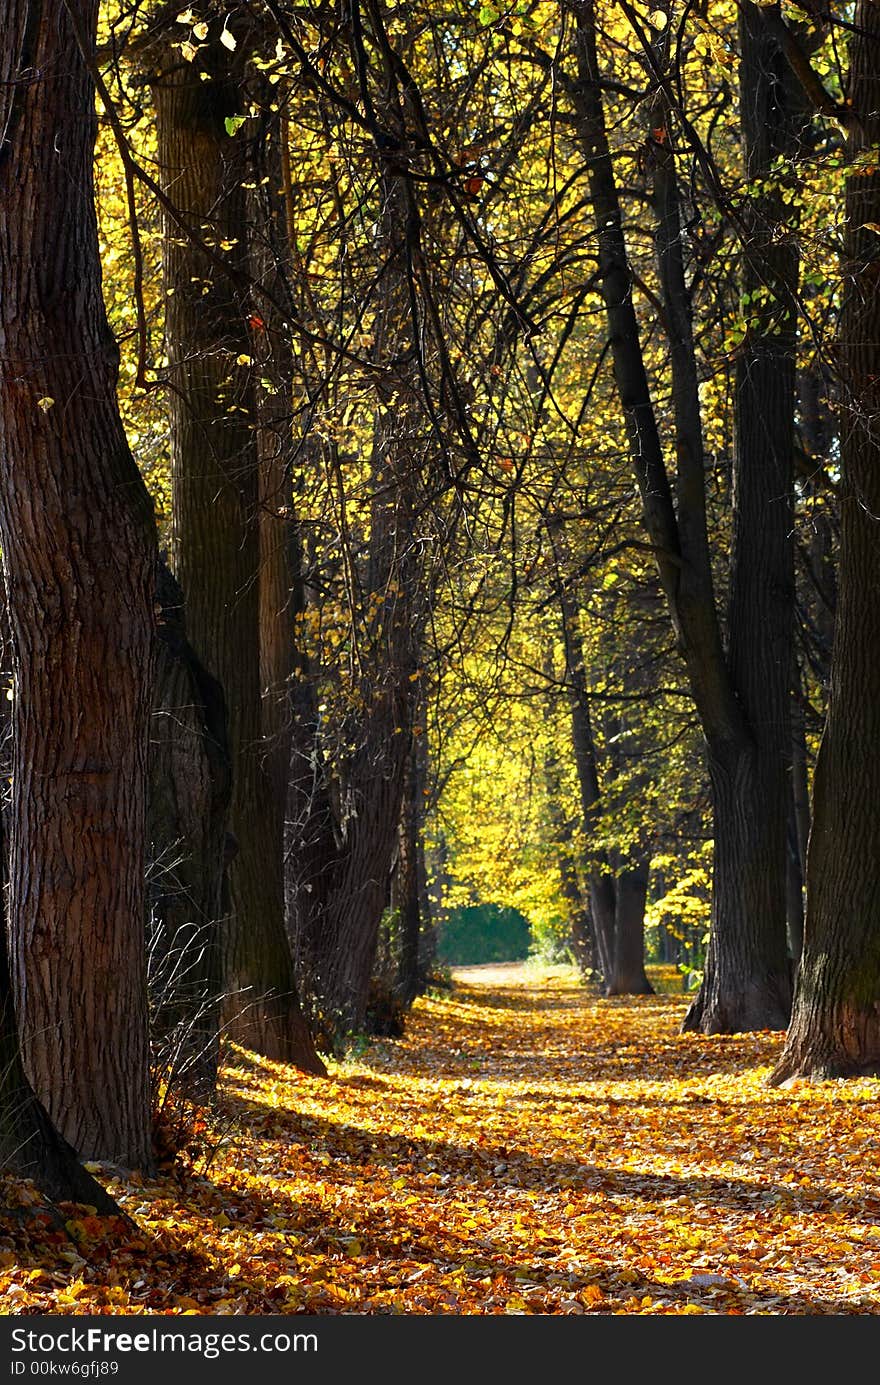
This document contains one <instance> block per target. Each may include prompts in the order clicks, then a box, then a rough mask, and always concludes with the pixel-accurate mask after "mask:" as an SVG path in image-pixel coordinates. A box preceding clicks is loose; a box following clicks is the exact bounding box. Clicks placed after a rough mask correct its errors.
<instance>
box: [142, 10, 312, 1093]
mask: <svg viewBox="0 0 880 1385" xmlns="http://www.w3.org/2000/svg"><path fill="white" fill-rule="evenodd" d="M167 20H168V15H167V14H166V13H165V12H164V11H161V12H160V15H159V22H158V23H157V25H156V27H155V29H154V30H152V31H151V33H150V35H149V39H150V41H149V42H148V43H143V44H142V45H141V53H142V61H145V62H146V60H147V59H149V62H148V63H147V66H148V70H149V79H150V83H151V86H152V91H153V100H154V103H155V112H156V131H157V142H158V159H159V166H160V176H161V181H162V185H163V187H164V189H165V190H166V193H167V196H168V199H169V204H170V206H171V207H173V208H174V213H173V214H172V213H171V212H170V211H169V208H168V207H167V206H166V230H165V240H164V268H165V289H166V313H165V329H166V339H167V351H168V360H169V375H170V380H171V385H172V389H171V390H170V393H169V417H170V423H171V452H172V492H173V495H172V501H173V537H172V550H173V552H172V559H173V566H174V569H175V575H176V576H177V578H178V580H179V581H180V584H181V586H182V588H183V592H184V597H185V600H186V607H187V625H188V630H189V638H190V640H191V642H192V645H193V647H194V649H195V650H196V652H197V654H198V656H199V658H200V659H201V660H202V662H203V663H204V665H205V667H206V668H207V669H208V670H209V671H210V672H211V674H212V675H214V676H215V677H217V678H218V679H219V681H220V683H221V685H222V686H223V689H224V692H225V695H226V703H227V714H228V735H229V749H230V757H231V761H232V776H233V786H232V800H231V806H230V830H231V832H232V834H233V836H234V838H235V842H236V847H237V850H236V852H235V855H234V858H233V860H232V861H231V863H230V866H229V880H230V912H229V917H228V919H227V923H226V938H225V942H224V949H223V951H224V991H225V994H226V1006H227V1016H226V1029H227V1032H228V1033H229V1034H230V1035H231V1037H233V1038H235V1039H237V1040H239V1041H240V1042H243V1043H245V1044H247V1045H248V1046H250V1047H253V1048H256V1049H257V1050H258V1051H259V1052H261V1053H264V1054H265V1055H266V1056H267V1057H272V1058H276V1059H280V1060H283V1061H288V1062H292V1063H295V1064H297V1065H298V1066H299V1067H301V1068H302V1069H303V1070H304V1071H307V1072H312V1073H322V1072H323V1071H324V1066H323V1064H322V1063H321V1061H320V1059H319V1058H318V1057H317V1054H316V1053H315V1050H314V1045H313V1042H312V1038H311V1035H310V1033H309V1029H308V1025H307V1023H306V1021H305V1018H304V1016H303V1013H302V1009H301V1007H300V1003H299V996H298V993H297V988H296V982H295V979H294V973H293V961H292V957H291V954H290V948H289V944H288V940H287V936H286V932H285V927H284V892H283V873H282V859H281V850H280V842H279V833H278V829H277V812H276V799H275V796H274V795H273V793H272V792H271V785H270V781H269V779H268V776H267V774H266V769H265V765H264V762H263V758H262V755H261V744H262V706H261V686H260V618H259V615H260V585H259V571H260V526H259V519H258V506H259V473H260V465H259V448H258V432H257V415H256V401H255V395H254V380H253V376H252V372H251V370H250V364H251V358H252V346H251V337H250V330H251V327H250V318H251V317H252V315H253V312H254V307H253V304H252V303H251V302H250V300H249V297H248V287H247V286H248V283H249V279H248V276H247V271H248V266H249V238H248V237H249V231H248V217H247V194H246V190H245V187H244V184H245V183H246V182H247V181H248V175H249V173H250V171H251V170H250V161H249V159H248V156H247V147H246V141H245V140H244V139H236V138H235V137H234V133H235V130H236V128H237V127H236V122H237V121H239V120H240V107H241V104H242V83H243V55H244V54H245V52H246V47H247V45H246V42H245V34H244V33H243V32H242V31H241V29H240V27H239V26H238V25H236V24H235V22H234V21H233V20H232V19H229V20H228V22H229V23H230V24H232V25H233V28H235V29H236V33H237V34H238V38H231V37H230V39H229V40H228V41H227V42H226V43H224V42H222V41H221V35H222V34H226V35H227V36H229V35H230V30H229V28H228V27H226V25H227V17H225V16H220V17H212V20H211V23H210V26H209V29H208V31H207V34H206V37H207V42H205V43H204V44H201V45H200V46H198V52H194V53H193V55H192V57H193V60H192V61H191V62H186V61H181V59H180V54H179V52H178V51H177V49H176V47H173V46H172V45H171V44H170V43H169V41H168V32H167V28H166V22H167ZM171 22H172V23H173V17H172V20H171ZM205 22H206V23H207V21H205ZM230 42H231V44H232V45H233V46H237V48H236V51H230ZM181 222H182V223H183V227H181V224H180V223H181ZM218 253H220V254H222V255H223V256H225V257H226V259H225V262H224V264H223V265H222V266H221V267H219V268H218V266H217V264H216V262H215V260H216V256H217V254H218ZM253 330H256V329H255V328H254V329H253Z"/></svg>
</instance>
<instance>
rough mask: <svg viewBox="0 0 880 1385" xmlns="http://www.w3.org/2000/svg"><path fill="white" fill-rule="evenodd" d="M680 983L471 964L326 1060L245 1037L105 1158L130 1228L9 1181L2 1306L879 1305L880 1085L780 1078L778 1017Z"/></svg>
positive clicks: (837, 1310)
mask: <svg viewBox="0 0 880 1385" xmlns="http://www.w3.org/2000/svg"><path fill="white" fill-rule="evenodd" d="M685 1005H686V1000H685V998H684V997H683V996H681V995H674V994H660V995H657V996H655V997H646V998H639V999H627V1000H603V999H599V998H598V997H596V996H595V995H591V994H589V992H588V991H587V990H586V989H585V988H584V987H583V986H581V985H579V984H578V982H577V979H576V977H575V975H574V973H573V972H572V971H571V970H570V969H566V968H551V969H549V970H546V969H545V970H543V971H541V970H537V969H535V968H534V967H532V966H531V965H526V966H513V967H488V968H462V969H461V970H460V971H458V972H457V973H456V985H455V989H454V990H453V991H451V992H445V991H440V992H434V993H432V994H431V995H430V996H426V997H423V998H421V999H420V1000H419V1001H418V1002H417V1003H416V1006H415V1009H414V1011H413V1014H412V1016H411V1017H410V1021H409V1024H408V1027H407V1033H406V1035H405V1037H404V1038H403V1039H399V1040H388V1039H383V1040H377V1041H371V1042H369V1043H367V1042H366V1041H364V1043H363V1044H362V1045H358V1046H357V1048H356V1050H355V1051H353V1052H352V1053H351V1054H350V1055H349V1057H348V1058H347V1059H346V1060H345V1061H343V1062H340V1063H336V1064H333V1065H332V1066H331V1076H330V1079H329V1080H322V1079H317V1078H307V1077H303V1076H301V1075H299V1074H298V1073H296V1072H295V1071H293V1070H292V1069H289V1068H286V1067H285V1066H283V1065H280V1064H276V1063H271V1062H268V1061H265V1060H261V1059H258V1058H256V1057H254V1055H252V1054H249V1053H246V1052H244V1051H241V1050H233V1051H231V1052H230V1054H229V1055H228V1062H227V1065H226V1068H225V1071H224V1080H223V1087H222V1094H221V1098H220V1102H219V1105H218V1108H217V1110H216V1111H212V1112H210V1113H209V1114H208V1116H207V1120H206V1124H205V1127H204V1128H203V1129H200V1130H198V1129H197V1130H196V1131H195V1132H194V1133H193V1135H192V1138H191V1140H190V1142H189V1144H188V1145H187V1146H186V1148H185V1149H183V1150H182V1151H181V1152H180V1153H179V1154H178V1156H177V1158H176V1159H175V1160H174V1162H173V1164H171V1165H170V1166H169V1167H168V1168H166V1169H165V1170H164V1171H163V1173H162V1175H161V1176H160V1177H158V1178H149V1179H147V1178H145V1179H141V1178H128V1179H125V1180H122V1179H120V1178H118V1177H117V1178H112V1177H109V1174H110V1171H109V1170H108V1169H106V1168H105V1169H103V1170H101V1173H102V1174H103V1176H104V1179H105V1181H107V1182H108V1184H109V1186H110V1188H111V1191H113V1193H114V1194H115V1196H116V1197H117V1199H118V1200H119V1202H120V1204H121V1205H123V1206H124V1208H125V1210H126V1211H127V1212H128V1213H129V1214H130V1215H131V1216H132V1217H133V1218H134V1219H135V1221H136V1223H137V1228H138V1229H137V1231H135V1232H131V1231H127V1232H126V1231H124V1230H123V1228H122V1227H121V1225H120V1224H118V1222H114V1221H112V1220H111V1219H107V1218H101V1217H96V1216H92V1215H91V1214H90V1212H89V1211H88V1209H85V1210H84V1209H82V1208H74V1207H69V1208H67V1209H66V1210H65V1218H66V1224H65V1223H63V1222H60V1221H57V1220H56V1222H55V1223H54V1224H53V1223H52V1222H51V1221H49V1220H47V1218H46V1217H45V1216H44V1215H43V1214H42V1213H41V1211H40V1209H39V1207H38V1206H36V1205H30V1206H29V1205H28V1204H30V1203H33V1201H34V1195H33V1193H32V1190H29V1188H28V1186H27V1185H22V1184H9V1185H8V1186H7V1188H6V1192H7V1196H8V1197H9V1196H11V1197H13V1198H14V1199H16V1200H17V1201H18V1202H19V1204H21V1205H20V1207H19V1208H18V1210H12V1211H7V1212H6V1213H5V1214H2V1213H0V1217H2V1222H0V1311H3V1312H4V1313H7V1314H42V1313H53V1314H57V1313H64V1314H94V1313H107V1314H128V1313H142V1312H148V1313H175V1314H176V1313H200V1314H261V1313H361V1314H364V1313H430V1314H444V1313H454V1314H465V1313H469V1314H477V1313H479V1314H482V1313H490V1314H502V1313H508V1314H528V1313H544V1314H546V1313H566V1314H567V1313H574V1314H615V1313H623V1314H628V1313H637V1314H645V1313H652V1314H653V1313H670V1314H683V1313H712V1314H868V1313H878V1312H880V1159H878V1150H880V1104H878V1097H880V1081H878V1080H874V1079H857V1080H852V1081H847V1082H830V1083H816V1084H811V1083H806V1082H797V1083H794V1084H792V1085H789V1086H788V1087H786V1088H784V1089H781V1090H775V1089H771V1088H769V1087H768V1086H767V1085H766V1082H767V1076H768V1073H769V1071H770V1068H771V1066H772V1063H773V1060H774V1058H775V1056H776V1055H777V1054H778V1052H779V1049H780V1046H781V1040H782V1035H781V1034H776V1033H769V1032H765V1033H759V1034H753V1035H748V1036H743V1037H737V1038H704V1037H700V1036H695V1035H682V1034H680V1033H679V1032H678V1031H679V1025H680V1022H681V1018H682V1015H683V1012H684V1008H685ZM90 1167H92V1168H95V1167H96V1166H90Z"/></svg>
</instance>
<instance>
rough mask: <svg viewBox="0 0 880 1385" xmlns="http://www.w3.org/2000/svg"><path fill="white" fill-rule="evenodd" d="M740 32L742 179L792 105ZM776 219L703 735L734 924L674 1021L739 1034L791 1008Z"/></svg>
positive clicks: (792, 254) (786, 530)
mask: <svg viewBox="0 0 880 1385" xmlns="http://www.w3.org/2000/svg"><path fill="white" fill-rule="evenodd" d="M739 34H740V90H741V93H742V95H741V100H740V109H741V119H742V129H743V144H744V152H745V162H746V174H747V176H748V178H749V180H750V182H756V181H758V180H760V179H762V178H770V177H771V173H772V166H773V163H774V161H775V160H776V159H777V158H779V157H787V158H791V157H793V156H794V154H795V153H796V151H797V147H798V139H799V134H800V132H801V129H802V124H803V112H802V110H801V104H802V103H801V102H800V101H798V100H796V99H795V98H796V93H797V90H798V89H797V86H796V82H795V78H794V75H793V73H792V72H791V70H790V68H789V66H788V63H787V62H786V60H785V58H784V56H783V54H782V52H781V50H780V48H779V44H778V42H777V41H776V39H775V38H774V37H773V36H772V35H771V33H770V31H769V29H768V27H767V25H766V24H765V22H764V18H763V16H762V13H761V10H760V8H759V7H758V6H757V5H754V4H751V3H744V4H743V5H742V6H741V7H740V24H739ZM785 216H786V207H785V204H784V203H783V202H782V201H781V198H780V195H779V193H776V192H769V193H765V194H764V195H763V196H761V197H758V196H757V195H756V196H754V197H753V198H752V199H751V200H750V202H749V203H748V204H747V205H746V208H745V210H744V212H743V218H744V221H745V223H746V226H745V241H744V246H743V276H742V277H743V287H744V290H745V291H746V293H747V295H748V303H749V307H748V308H747V309H746V310H745V311H746V312H747V313H748V315H749V326H748V329H747V332H746V339H745V341H744V342H743V344H742V346H741V347H740V349H739V352H738V355H737V362H736V383H735V396H734V397H735V405H734V461H733V495H734V504H733V536H732V540H731V565H730V601H729V610H728V652H727V663H728V668H729V670H730V677H731V680H732V682H733V686H734V687H735V688H736V690H737V696H738V699H739V703H740V707H741V708H742V711H743V712H744V714H745V717H746V721H747V724H748V728H749V735H748V738H739V737H738V738H737V739H736V740H730V739H727V740H726V741H725V743H724V744H723V746H719V745H717V744H715V745H713V744H712V741H711V740H710V747H709V748H710V757H711V759H712V761H713V764H712V769H711V773H712V783H713V786H714V787H715V790H716V792H715V797H714V800H713V803H714V808H715V833H716V837H715V850H716V852H717V853H719V855H720V856H721V858H722V864H721V868H720V870H719V871H718V872H716V877H715V878H716V881H720V880H721V879H723V878H724V876H725V874H726V873H727V872H728V869H729V867H728V864H727V863H728V862H730V863H731V865H732V866H733V871H732V874H733V875H734V878H733V879H730V884H731V885H732V886H733V888H734V889H737V888H738V889H739V891H740V907H739V909H738V911H737V914H738V916H737V917H736V918H735V919H734V920H728V919H726V918H725V914H724V912H723V908H722V907H719V908H718V909H716V910H713V922H712V931H713V933H715V932H717V930H718V929H719V928H723V929H724V931H725V934H726V936H724V937H723V938H721V939H720V940H718V941H717V943H716V945H715V946H710V948H709V953H708V956H707V959H706V967H705V978H704V981H703V985H702V987H701V989H700V994H699V995H698V996H697V998H696V1000H695V1001H694V1004H693V1005H692V1006H691V1009H690V1011H689V1012H688V1016H687V1018H686V1020H685V1028H686V1029H695V1028H700V1029H702V1030H703V1032H704V1033H718V1032H728V1031H729V1026H730V1024H731V1017H732V1016H736V1015H740V1016H742V1017H743V1018H745V1017H749V1023H748V1024H746V1025H743V1023H742V1021H740V1022H739V1023H738V1024H737V1027H738V1028H739V1027H747V1028H748V1027H753V1028H770V1029H784V1028H785V1026H786V1025H787V1024H788V1020H789V1016H790V1013H791V969H790V966H789V962H788V951H787V936H786V927H785V920H786V913H787V909H786V871H787V835H788V816H789V801H790V787H789V771H790V766H791V730H790V720H789V714H790V703H791V696H792V688H791V650H792V632H793V627H794V568H793V548H792V537H791V536H792V530H793V527H794V518H793V469H792V453H793V447H794V392H795V327H796V320H795V295H796V292H797V281H798V248H797V241H796V238H795V237H794V235H793V234H789V235H788V236H782V235H780V230H779V228H780V226H784V225H785ZM734 759H735V760H738V761H739V763H737V764H734V763H732V761H733V760H734ZM743 795H747V796H748V797H747V799H744V798H743ZM749 819H751V821H749ZM756 828H757V830H756ZM755 909H759V910H760V911H761V912H760V913H759V914H758V915H757V916H755V914H754V912H753V911H754V910H755ZM731 923H733V924H734V927H733V929H732V930H731V927H730V924H731ZM728 968H729V971H728ZM716 969H717V972H718V974H716Z"/></svg>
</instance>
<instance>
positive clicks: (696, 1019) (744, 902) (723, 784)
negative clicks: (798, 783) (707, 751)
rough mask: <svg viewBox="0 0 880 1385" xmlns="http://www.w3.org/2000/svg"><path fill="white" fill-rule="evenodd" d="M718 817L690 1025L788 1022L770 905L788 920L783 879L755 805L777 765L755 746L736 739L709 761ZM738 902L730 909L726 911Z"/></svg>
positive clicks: (784, 973) (787, 995)
mask: <svg viewBox="0 0 880 1385" xmlns="http://www.w3.org/2000/svg"><path fill="white" fill-rule="evenodd" d="M709 772H710V775H711V781H712V803H713V807H714V820H715V858H714V872H713V884H714V889H713V892H712V929H711V933H710V936H709V947H708V952H707V956H706V965H705V969H704V980H703V984H702V986H701V987H700V989H699V991H698V993H697V995H696V997H695V998H694V1000H693V1002H692V1003H691V1006H690V1008H689V1010H688V1013H687V1016H686V1019H685V1023H684V1028H685V1029H689V1030H697V1031H699V1032H701V1033H703V1034H737V1033H741V1032H743V1031H747V1030H751V1029H784V1028H785V1026H786V1024H787V1023H788V1015H789V1011H790V1005H791V974H790V966H789V963H788V959H787V954H786V948H785V933H784V931H783V933H782V936H781V939H780V937H779V935H778V932H777V930H775V929H773V930H771V929H768V928H767V926H766V920H767V919H768V918H769V917H773V913H772V912H771V911H773V910H776V911H778V912H781V916H782V921H783V925H784V921H785V914H784V909H785V896H784V893H783V897H782V899H781V900H779V899H778V898H777V894H778V892H779V890H783V891H784V885H785V878H784V875H781V873H780V871H778V870H777V869H776V865H777V862H776V848H777V843H776V842H775V840H774V839H772V838H769V837H768V836H767V834H766V833H765V831H764V827H765V823H764V820H763V817H762V816H757V815H756V814H755V804H756V803H758V802H761V800H762V796H763V795H765V794H766V795H767V796H768V797H770V796H771V795H772V793H773V792H774V790H775V767H774V766H768V763H767V761H766V760H765V759H763V758H762V757H761V755H760V754H759V753H758V752H757V750H755V749H754V748H752V749H751V751H750V752H749V750H748V749H747V748H745V747H742V746H734V747H733V748H732V749H731V752H730V754H729V756H727V757H725V758H722V757H721V756H720V755H717V756H716V755H712V756H711V757H710V761H709ZM730 905H732V906H733V909H734V912H733V913H732V914H731V915H728V914H727V913H726V912H725V910H726V909H727V908H728V907H729V906H730Z"/></svg>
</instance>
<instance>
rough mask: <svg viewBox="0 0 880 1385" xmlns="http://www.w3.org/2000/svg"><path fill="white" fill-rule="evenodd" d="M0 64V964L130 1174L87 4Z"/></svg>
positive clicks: (132, 732) (118, 684)
mask: <svg viewBox="0 0 880 1385" xmlns="http://www.w3.org/2000/svg"><path fill="white" fill-rule="evenodd" d="M4 17H5V21H6V34H7V41H6V43H5V44H4V45H3V53H2V57H0V132H2V145H0V187H2V193H3V197H4V201H5V203H6V205H7V207H11V206H13V205H14V207H15V215H14V216H4V217H3V218H2V222H0V358H2V362H3V366H2V369H3V376H4V379H3V388H2V390H0V545H2V550H3V574H4V579H5V583H6V591H7V599H8V604H9V620H10V627H11V632H12V641H13V675H14V712H13V727H14V750H13V773H12V780H13V782H12V800H11V811H10V819H11V821H10V826H11V833H10V836H11V842H10V864H9V938H10V969H11V973H12V983H13V989H14V993H15V998H16V1008H17V1012H18V1019H19V1024H20V1027H21V1036H22V1045H23V1053H24V1060H25V1066H26V1069H27V1072H28V1074H29V1076H30V1078H31V1081H32V1083H33V1086H34V1088H35V1090H36V1093H37V1095H38V1097H39V1098H40V1100H41V1101H42V1102H43V1103H44V1104H45V1106H46V1107H47V1109H48V1111H49V1114H50V1116H51V1118H52V1119H53V1121H54V1122H55V1124H56V1125H57V1126H58V1128H59V1130H60V1131H61V1133H62V1135H63V1136H65V1137H66V1139H67V1140H68V1141H69V1142H70V1144H72V1145H73V1146H74V1147H75V1148H76V1149H77V1150H78V1151H79V1153H80V1154H82V1155H85V1156H87V1157H89V1158H98V1159H108V1160H113V1161H115V1162H117V1163H121V1164H129V1165H142V1164H146V1163H148V1162H149V1159H150V1130H149V1102H148V1092H149V1070H148V1040H147V1000H146V979H145V949H144V838H145V827H146V765H147V734H148V722H149V712H150V696H151V689H152V658H153V576H154V564H155V548H156V539H155V531H154V523H153V514H152V506H151V503H150V501H149V499H148V496H147V492H146V489H145V487H144V485H143V482H142V480H141V478H140V475H139V472H138V469H137V467H136V465H135V462H134V460H133V458H132V455H131V453H130V451H129V448H128V444H127V442H126V438H125V435H124V432H123V429H122V424H121V421H120V416H119V409H118V405H117V398H116V376H117V364H118V352H117V348H116V344H115V341H114V339H113V337H112V335H111V333H110V330H109V328H108V325H107V319H106V315H105V311H104V303H103V299H102V293H101V266H100V260H99V255H98V237H97V227H96V219H95V208H94V189H93V175H92V167H93V154H94V144H95V134H96V118H95V113H94V104H95V92H94V86H93V82H92V78H91V76H90V72H89V69H88V61H87V60H88V55H89V54H90V53H92V52H93V51H94V43H95V32H96V25H97V0H45V3H44V4H42V5H41V6H39V7H36V6H34V5H32V4H30V3H28V0H11V3H10V4H9V5H8V6H7V8H6V11H5V15H4Z"/></svg>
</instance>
